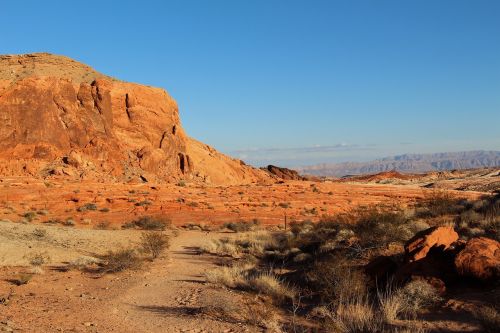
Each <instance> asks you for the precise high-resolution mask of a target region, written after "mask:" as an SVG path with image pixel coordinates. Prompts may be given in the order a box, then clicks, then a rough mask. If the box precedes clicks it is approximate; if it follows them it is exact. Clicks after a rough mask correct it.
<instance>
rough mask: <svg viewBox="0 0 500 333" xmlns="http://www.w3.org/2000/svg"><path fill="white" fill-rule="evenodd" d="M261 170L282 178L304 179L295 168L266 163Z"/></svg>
mask: <svg viewBox="0 0 500 333" xmlns="http://www.w3.org/2000/svg"><path fill="white" fill-rule="evenodd" d="M262 169H263V170H265V171H267V172H269V173H270V174H271V175H274V176H276V177H278V178H281V179H283V180H305V179H306V178H305V177H302V176H301V175H299V173H298V172H297V171H295V170H291V169H287V168H281V167H278V166H275V165H268V166H267V167H265V168H262Z"/></svg>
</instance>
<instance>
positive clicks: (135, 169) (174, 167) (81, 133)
mask: <svg viewBox="0 0 500 333" xmlns="http://www.w3.org/2000/svg"><path fill="white" fill-rule="evenodd" d="M0 119H1V122H0V158H3V159H4V160H5V162H4V163H2V168H0V173H2V174H16V173H30V174H38V175H42V176H47V175H62V176H75V177H80V178H81V177H93V176H95V177H98V178H103V177H108V178H112V179H114V180H120V181H123V180H125V181H126V180H132V179H140V178H142V179H156V180H159V181H172V180H176V179H180V178H186V179H189V178H195V179H199V180H204V181H212V182H215V183H228V182H229V183H246V182H252V181H259V180H267V179H269V178H270V177H268V176H267V175H266V174H265V173H264V172H262V171H261V170H257V169H254V168H251V167H248V166H244V164H242V163H241V162H240V161H238V160H233V159H231V158H228V157H225V156H223V155H222V154H220V153H217V152H215V150H213V149H208V148H206V146H204V145H202V146H201V148H200V147H197V146H196V147H188V146H189V145H190V144H191V143H192V142H193V141H192V140H191V139H189V138H188V137H187V136H186V134H185V133H184V130H183V129H182V126H181V123H180V119H179V112H178V107H177V104H176V102H175V101H174V99H173V98H172V97H170V96H169V95H168V94H167V92H166V91H164V90H162V89H159V88H153V87H147V86H143V85H139V84H134V83H127V82H122V81H117V80H115V79H112V78H110V77H107V76H105V75H102V74H100V73H98V72H96V71H94V70H93V69H91V68H90V67H88V66H86V65H84V64H81V63H78V62H76V61H74V60H71V59H69V58H66V57H63V56H55V55H50V54H30V55H19V56H17V55H16V56H0ZM195 145H196V144H195ZM191 154H194V155H196V156H193V155H191ZM200 155H203V156H204V155H212V156H216V157H215V158H212V160H213V161H212V162H213V163H215V164H216V165H215V166H213V165H207V162H208V161H206V160H204V159H202V158H200ZM198 163H199V164H198ZM214 168H219V169H221V168H222V169H227V168H230V169H232V170H233V172H232V173H231V174H229V175H227V174H226V175H225V176H224V177H216V176H215V177H211V179H207V177H206V175H205V174H206V173H210V171H207V170H208V169H214ZM211 172H212V173H213V172H215V173H217V171H211ZM203 177H205V178H203Z"/></svg>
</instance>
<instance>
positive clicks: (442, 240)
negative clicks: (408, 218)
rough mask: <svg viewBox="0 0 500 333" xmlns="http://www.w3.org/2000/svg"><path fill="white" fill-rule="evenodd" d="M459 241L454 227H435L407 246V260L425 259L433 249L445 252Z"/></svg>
mask: <svg viewBox="0 0 500 333" xmlns="http://www.w3.org/2000/svg"><path fill="white" fill-rule="evenodd" d="M457 240H458V234H457V232H456V231H455V230H453V227H451V226H448V227H434V228H429V229H426V230H424V231H421V232H419V233H417V234H416V235H415V236H414V237H413V238H412V239H410V240H409V241H408V242H406V244H405V253H406V259H407V261H409V262H412V261H416V260H419V259H422V258H425V256H426V255H427V253H428V252H429V251H430V250H431V248H440V249H441V250H445V249H447V248H449V247H450V245H451V244H453V243H454V242H456V241H457Z"/></svg>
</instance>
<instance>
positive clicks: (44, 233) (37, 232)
mask: <svg viewBox="0 0 500 333" xmlns="http://www.w3.org/2000/svg"><path fill="white" fill-rule="evenodd" d="M33 236H35V237H36V238H38V239H43V238H45V237H46V236H47V230H45V229H40V228H36V229H35V230H33Z"/></svg>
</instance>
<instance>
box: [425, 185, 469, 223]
mask: <svg viewBox="0 0 500 333" xmlns="http://www.w3.org/2000/svg"><path fill="white" fill-rule="evenodd" d="M462 202H463V200H462V199H460V198H457V197H456V196H454V195H453V194H452V193H450V192H448V191H439V190H434V191H431V192H429V193H426V194H425V197H424V199H423V200H421V201H420V202H419V203H418V207H420V208H421V209H420V210H418V214H417V215H418V216H419V217H424V218H425V217H437V216H442V215H447V214H456V213H458V212H460V210H462V209H463V206H462V205H461V203H462Z"/></svg>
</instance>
